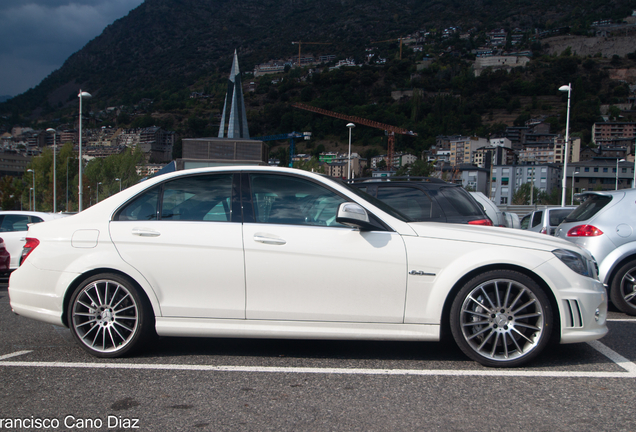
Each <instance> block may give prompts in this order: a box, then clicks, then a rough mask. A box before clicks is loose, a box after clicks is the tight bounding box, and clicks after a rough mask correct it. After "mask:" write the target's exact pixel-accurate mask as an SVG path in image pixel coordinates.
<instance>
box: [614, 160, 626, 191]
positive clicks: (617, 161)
mask: <svg viewBox="0 0 636 432" xmlns="http://www.w3.org/2000/svg"><path fill="white" fill-rule="evenodd" d="M619 162H625V159H618V158H616V189H615V190H618V163H619Z"/></svg>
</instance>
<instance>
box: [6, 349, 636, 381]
mask: <svg viewBox="0 0 636 432" xmlns="http://www.w3.org/2000/svg"><path fill="white" fill-rule="evenodd" d="M588 344H589V345H590V346H591V347H592V348H594V349H595V350H597V351H599V352H600V353H601V354H603V355H604V356H606V357H607V358H609V359H610V360H612V361H613V362H614V363H616V364H617V365H618V366H620V367H621V368H622V369H624V370H625V371H626V372H577V371H528V370H514V369H513V370H510V369H497V370H494V369H488V370H435V369H430V370H419V369H359V368H313V367H271V366H213V365H186V364H177V365H171V364H147V363H141V364H138V363H73V362H21V361H0V367H3V366H4V367H42V368H70V369H128V370H171V371H175V370H181V371H197V372H257V373H288V374H324V375H417V376H477V377H480V376H498V377H539V378H636V364H634V363H632V362H630V361H629V360H628V359H626V358H625V357H623V356H621V355H620V354H618V353H616V352H615V351H613V350H611V349H610V348H608V347H607V346H605V345H603V344H602V343H600V342H598V341H593V342H588ZM28 352H29V351H19V352H17V353H13V354H7V355H5V356H2V357H0V360H2V359H5V358H10V357H15V356H18V355H22V354H26V353H28Z"/></svg>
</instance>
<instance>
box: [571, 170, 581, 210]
mask: <svg viewBox="0 0 636 432" xmlns="http://www.w3.org/2000/svg"><path fill="white" fill-rule="evenodd" d="M580 172H581V171H580V168H579V167H576V168H574V169H573V170H572V196H571V197H570V205H574V174H578V173H580Z"/></svg>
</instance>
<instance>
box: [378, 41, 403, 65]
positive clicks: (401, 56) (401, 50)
mask: <svg viewBox="0 0 636 432" xmlns="http://www.w3.org/2000/svg"><path fill="white" fill-rule="evenodd" d="M403 40H404V38H397V39H387V40H382V41H371V43H381V42H396V41H400V60H402V41H403Z"/></svg>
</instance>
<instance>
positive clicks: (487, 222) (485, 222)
mask: <svg viewBox="0 0 636 432" xmlns="http://www.w3.org/2000/svg"><path fill="white" fill-rule="evenodd" d="M468 225H486V226H492V221H491V220H490V219H477V220H471V221H469V222H468Z"/></svg>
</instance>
